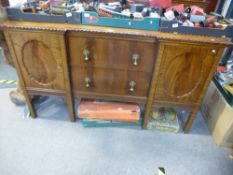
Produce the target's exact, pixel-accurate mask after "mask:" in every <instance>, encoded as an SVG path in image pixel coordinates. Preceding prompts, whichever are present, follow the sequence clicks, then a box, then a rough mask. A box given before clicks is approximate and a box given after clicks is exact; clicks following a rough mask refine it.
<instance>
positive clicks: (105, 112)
mask: <svg viewBox="0 0 233 175" xmlns="http://www.w3.org/2000/svg"><path fill="white" fill-rule="evenodd" d="M78 116H79V118H89V119H100V120H114V121H123V122H138V121H139V118H140V108H139V106H138V105H136V104H132V103H116V102H102V101H93V100H82V101H81V102H80V105H79V108H78Z"/></svg>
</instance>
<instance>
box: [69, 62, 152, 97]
mask: <svg viewBox="0 0 233 175" xmlns="http://www.w3.org/2000/svg"><path fill="white" fill-rule="evenodd" d="M150 76H151V75H150V74H149V73H144V72H138V71H127V70H112V69H99V68H90V67H79V66H75V67H72V79H73V90H74V91H83V92H90V93H91V92H94V93H102V94H115V95H132V96H141V97H146V96H147V93H148V89H149V84H150V79H151V77H150Z"/></svg>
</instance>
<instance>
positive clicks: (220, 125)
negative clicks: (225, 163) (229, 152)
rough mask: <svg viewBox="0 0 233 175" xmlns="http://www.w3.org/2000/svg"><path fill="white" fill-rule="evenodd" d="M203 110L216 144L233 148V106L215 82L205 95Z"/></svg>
mask: <svg viewBox="0 0 233 175" xmlns="http://www.w3.org/2000/svg"><path fill="white" fill-rule="evenodd" d="M201 112H202V114H203V116H204V118H205V119H206V121H207V124H208V126H209V128H210V131H211V133H212V136H213V138H214V140H215V142H216V144H217V145H219V146H224V147H230V148H233V108H232V107H231V106H230V105H229V104H228V103H227V102H226V100H225V99H224V97H223V96H222V94H221V92H220V91H219V90H218V89H217V87H216V86H215V84H214V83H213V82H212V83H211V84H210V86H209V89H208V92H207V93H206V95H205V97H204V100H203V104H202V107H201Z"/></svg>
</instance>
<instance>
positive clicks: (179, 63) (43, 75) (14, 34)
mask: <svg viewBox="0 0 233 175" xmlns="http://www.w3.org/2000/svg"><path fill="white" fill-rule="evenodd" d="M0 28H1V30H3V31H4V36H5V39H6V41H7V44H8V47H9V50H10V54H11V56H12V58H13V61H14V64H15V67H16V71H17V74H18V76H19V80H20V83H21V85H22V87H23V92H24V96H25V98H26V101H27V104H28V106H29V110H30V114H31V116H32V117H36V111H35V108H34V106H33V103H32V101H31V95H58V96H63V97H66V101H67V104H68V109H69V113H70V120H71V121H72V122H73V121H75V114H74V98H76V97H85V98H95V99H108V100H109V99H111V100H116V101H127V102H135V103H140V104H141V103H142V104H145V105H146V106H145V114H144V121H143V128H146V127H147V122H148V118H149V116H150V113H151V108H152V105H153V104H157V105H165V106H178V107H184V108H188V109H190V110H191V112H190V115H189V117H188V119H187V121H186V124H185V126H184V132H185V133H187V132H189V130H190V128H191V126H192V123H193V121H194V119H195V116H196V113H197V111H198V109H199V107H200V105H201V103H202V98H203V96H204V94H205V92H206V89H207V87H208V85H209V83H210V81H211V78H212V76H213V73H214V71H215V69H216V66H217V64H218V62H219V59H220V58H221V56H222V53H223V51H224V48H225V47H227V46H228V45H229V44H231V43H230V42H229V41H227V40H226V39H224V38H213V37H203V36H202V37H201V36H192V35H181V34H171V33H162V32H154V31H142V30H132V29H119V28H110V27H96V26H83V25H71V24H52V23H35V22H19V21H6V22H4V23H2V24H0Z"/></svg>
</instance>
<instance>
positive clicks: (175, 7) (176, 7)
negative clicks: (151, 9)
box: [166, 4, 184, 13]
mask: <svg viewBox="0 0 233 175" xmlns="http://www.w3.org/2000/svg"><path fill="white" fill-rule="evenodd" d="M169 10H176V11H177V12H179V13H182V12H184V4H178V5H173V6H171V7H169V8H167V9H166V11H169Z"/></svg>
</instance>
